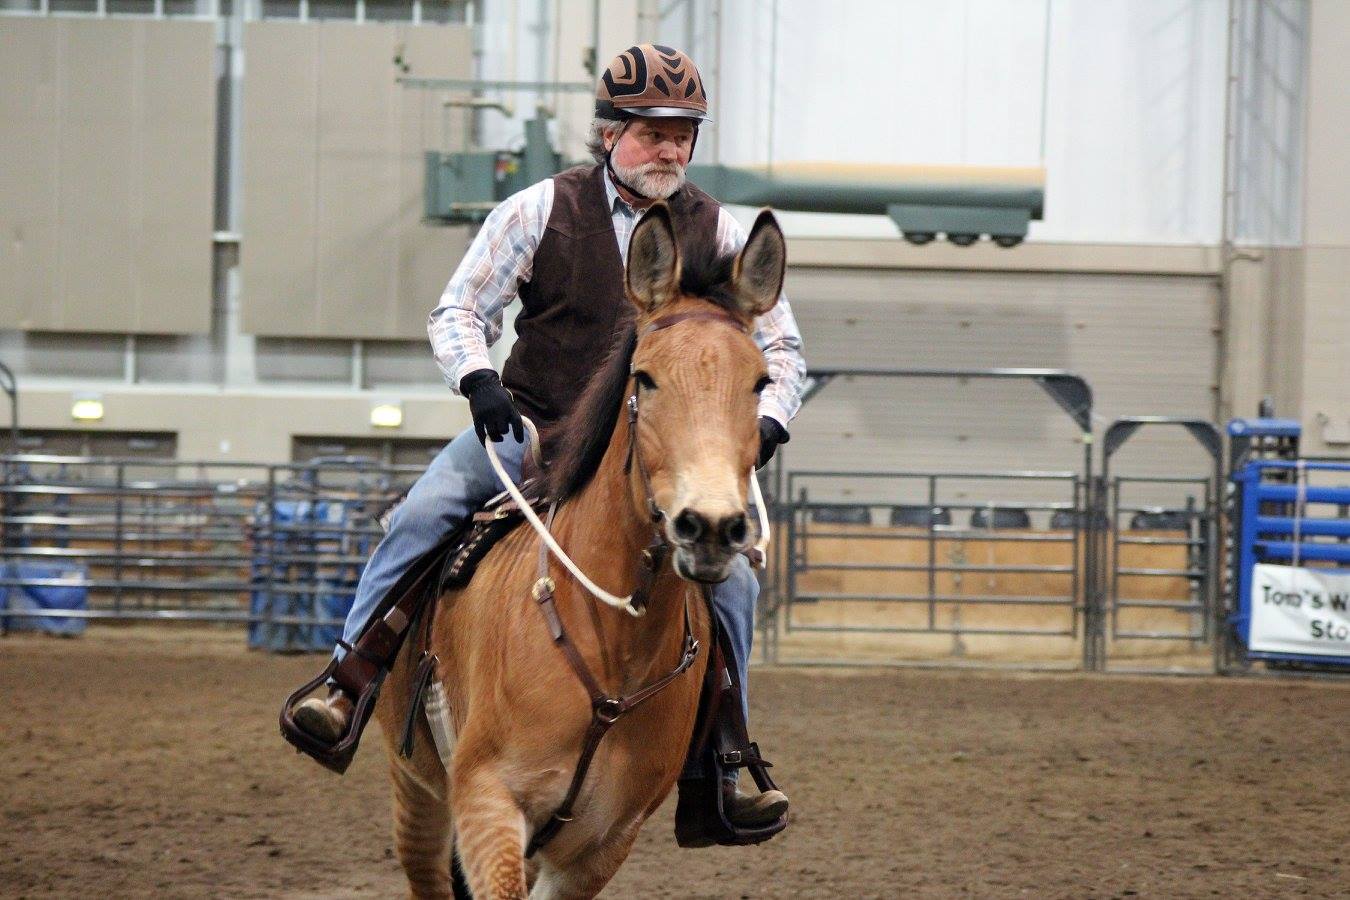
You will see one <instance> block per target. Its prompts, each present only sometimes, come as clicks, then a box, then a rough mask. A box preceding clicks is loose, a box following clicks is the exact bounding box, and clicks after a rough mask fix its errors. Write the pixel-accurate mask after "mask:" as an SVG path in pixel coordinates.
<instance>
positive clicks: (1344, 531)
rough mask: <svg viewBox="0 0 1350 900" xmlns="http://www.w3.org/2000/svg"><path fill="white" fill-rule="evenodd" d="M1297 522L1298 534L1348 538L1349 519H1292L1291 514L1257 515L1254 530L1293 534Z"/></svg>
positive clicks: (1266, 532)
mask: <svg viewBox="0 0 1350 900" xmlns="http://www.w3.org/2000/svg"><path fill="white" fill-rule="evenodd" d="M1295 522H1297V523H1298V533H1299V534H1300V535H1316V536H1318V537H1343V538H1350V519H1307V518H1304V519H1294V518H1293V517H1292V516H1257V517H1256V530H1257V531H1258V532H1260V533H1262V534H1272V533H1279V534H1293V533H1294V530H1295V527H1294V523H1295Z"/></svg>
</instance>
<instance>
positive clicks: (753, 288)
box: [731, 209, 787, 316]
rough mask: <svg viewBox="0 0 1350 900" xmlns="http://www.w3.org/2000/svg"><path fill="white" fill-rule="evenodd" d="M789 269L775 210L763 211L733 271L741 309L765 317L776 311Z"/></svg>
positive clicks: (785, 248)
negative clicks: (784, 278)
mask: <svg viewBox="0 0 1350 900" xmlns="http://www.w3.org/2000/svg"><path fill="white" fill-rule="evenodd" d="M786 270H787V241H785V240H784V238H783V229H781V228H779V227H778V220H777V219H775V218H774V217H773V211H772V210H769V209H762V210H760V212H759V216H757V217H756V218H755V224H754V227H752V228H751V229H750V237H748V238H747V239H746V241H745V246H744V247H742V248H741V252H740V253H739V254H737V256H736V264H735V266H734V267H733V268H732V270H731V283H732V285H734V287H735V289H736V297H737V299H738V300H739V301H740V304H741V309H742V310H744V311H745V312H746V313H747V314H748V315H751V316H762V315H764V314H765V313H766V312H768V311H769V310H771V309H773V305H774V304H775V303H777V302H778V296H779V295H780V294H781V293H783V274H784V272H785V271H786Z"/></svg>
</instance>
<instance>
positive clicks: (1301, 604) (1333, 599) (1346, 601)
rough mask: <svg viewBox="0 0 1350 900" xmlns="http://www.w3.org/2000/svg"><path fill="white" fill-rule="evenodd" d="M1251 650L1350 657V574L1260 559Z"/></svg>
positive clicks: (1254, 576) (1254, 590) (1249, 642)
mask: <svg viewBox="0 0 1350 900" xmlns="http://www.w3.org/2000/svg"><path fill="white" fill-rule="evenodd" d="M1251 610H1252V628H1251V633H1250V635H1249V637H1248V640H1247V645H1248V648H1249V649H1252V650H1265V651H1267V652H1270V653H1298V654H1307V655H1313V656H1344V657H1350V573H1345V574H1342V573H1341V572H1338V571H1337V570H1335V569H1302V568H1298V569H1296V568H1294V567H1293V566H1272V565H1268V564H1265V563H1258V564H1257V565H1256V566H1255V567H1254V568H1253V570H1252V594H1251Z"/></svg>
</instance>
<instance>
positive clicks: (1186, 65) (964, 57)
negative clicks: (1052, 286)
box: [670, 0, 1227, 243]
mask: <svg viewBox="0 0 1350 900" xmlns="http://www.w3.org/2000/svg"><path fill="white" fill-rule="evenodd" d="M775 7H776V8H777V9H778V13H779V19H778V25H777V45H778V50H777V66H776V73H775V66H774V55H773V54H772V53H771V52H770V48H771V47H772V46H773V42H774V22H773V17H772V12H773V9H774V8H775ZM1226 10H1227V5H1226V4H1225V3H1222V2H1218V0H1131V2H1128V3H1100V2H1087V0H1016V2H997V0H953V2H941V3H938V2H932V0H901V2H894V0H850V2H848V3H837V4H822V3H818V2H815V0H779V2H778V3H776V4H774V3H767V2H759V3H727V4H725V12H726V22H725V26H724V28H723V37H722V40H723V50H722V54H721V58H720V68H721V73H720V81H719V83H718V84H717V85H715V86H713V87H712V90H713V94H714V95H715V98H716V102H717V104H718V108H717V109H715V110H714V111H713V115H714V118H716V120H717V125H716V126H715V127H716V128H717V130H718V137H717V140H716V142H715V143H716V145H717V146H718V149H719V150H720V155H721V161H723V162H727V163H752V162H763V161H765V160H766V159H767V158H769V157H770V156H771V157H772V159H773V160H776V161H788V160H841V161H851V162H897V163H967V164H981V165H1036V164H1039V163H1042V162H1043V164H1044V165H1045V166H1046V169H1047V189H1046V218H1045V221H1044V222H1041V223H1033V225H1032V231H1031V236H1032V239H1042V240H1059V241H1065V240H1067V241H1100V242H1141V243H1214V242H1217V241H1218V238H1219V229H1220V218H1221V212H1220V202H1221V195H1222V185H1223V178H1222V161H1223V111H1224V74H1225V55H1224V54H1225V47H1226V41H1227V30H1226V29H1227V23H1226ZM675 30H676V29H674V28H673V27H672V28H671V31H672V32H674V31H675ZM678 36H679V35H678V34H672V35H671V36H670V38H671V39H675V38H676V37H678ZM694 52H695V53H696V54H697V58H698V60H699V62H700V63H701V64H702V65H703V67H704V69H705V71H709V72H715V71H716V69H717V68H718V57H717V55H716V54H715V52H714V48H713V44H712V42H711V41H709V40H707V39H706V38H705V39H702V40H700V43H699V46H698V47H696V48H695V49H694ZM771 109H772V113H771V112H770V110H771ZM771 118H772V120H773V122H772V127H771V126H770V119H771ZM770 131H772V137H770ZM1043 144H1044V150H1043V151H1042V145H1043ZM713 145H714V142H713V141H708V142H706V143H705V144H704V145H703V146H705V147H707V148H708V151H711V149H712V147H713ZM708 151H705V152H708ZM785 225H786V227H787V228H788V230H789V232H790V233H793V234H798V235H806V234H861V235H869V236H871V235H882V234H894V228H893V226H891V225H890V223H889V222H887V221H886V220H884V219H882V218H880V217H868V218H860V217H830V216H810V217H806V216H800V215H797V216H794V215H789V216H787V217H785Z"/></svg>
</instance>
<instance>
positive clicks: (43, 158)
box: [0, 17, 216, 334]
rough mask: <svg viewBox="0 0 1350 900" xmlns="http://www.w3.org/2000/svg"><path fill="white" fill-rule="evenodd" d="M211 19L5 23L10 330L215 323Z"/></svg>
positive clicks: (3, 167)
mask: <svg viewBox="0 0 1350 900" xmlns="http://www.w3.org/2000/svg"><path fill="white" fill-rule="evenodd" d="M214 52H215V27H214V25H213V24H212V23H210V22H163V21H149V20H144V19H139V20H95V19H79V18H71V19H64V18H50V19H48V18H27V17H23V18H17V17H16V18H11V17H6V18H3V19H0V161H2V162H0V235H2V236H3V239H2V240H0V327H3V328H14V329H23V330H40V329H47V330H65V331H83V332H92V331H98V332H116V333H123V334H126V333H138V332H139V333H144V332H151V333H187V332H205V331H207V330H209V328H210V324H211V233H212V231H211V229H212V203H213V176H214V172H215V121H216V119H215V86H214V74H213V65H214Z"/></svg>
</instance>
